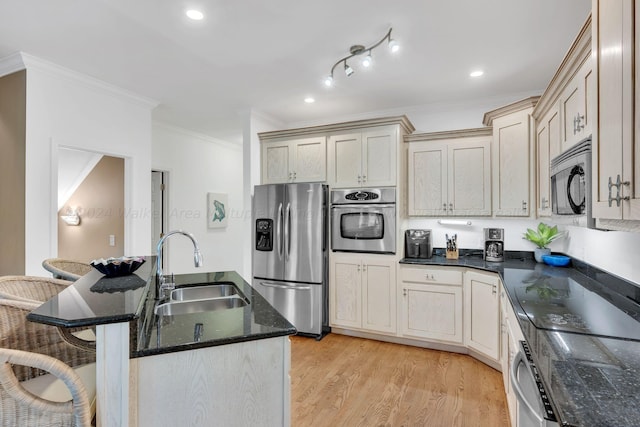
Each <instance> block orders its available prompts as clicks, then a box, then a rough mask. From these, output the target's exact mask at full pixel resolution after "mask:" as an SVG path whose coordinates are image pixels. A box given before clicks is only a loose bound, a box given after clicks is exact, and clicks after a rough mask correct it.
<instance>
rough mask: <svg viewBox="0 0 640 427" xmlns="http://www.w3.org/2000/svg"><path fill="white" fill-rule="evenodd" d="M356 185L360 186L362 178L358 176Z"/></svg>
mask: <svg viewBox="0 0 640 427" xmlns="http://www.w3.org/2000/svg"><path fill="white" fill-rule="evenodd" d="M358 184H362V177H361V176H360V175H358Z"/></svg>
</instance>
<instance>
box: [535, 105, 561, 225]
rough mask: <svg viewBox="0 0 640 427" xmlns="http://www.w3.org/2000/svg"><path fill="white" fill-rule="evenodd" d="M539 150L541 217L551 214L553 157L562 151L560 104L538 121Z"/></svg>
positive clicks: (538, 193) (538, 191)
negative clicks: (551, 169)
mask: <svg viewBox="0 0 640 427" xmlns="http://www.w3.org/2000/svg"><path fill="white" fill-rule="evenodd" d="M536 141H537V144H536V151H537V170H538V179H537V182H538V186H537V196H538V197H537V212H538V216H539V217H548V216H551V174H550V166H551V159H552V158H553V157H555V156H557V155H558V154H559V153H560V113H559V109H558V105H557V104H556V105H555V108H554V107H552V108H551V110H550V111H549V112H548V113H547V114H546V115H545V116H544V117H543V118H542V119H541V120H539V122H538V127H537V129H536Z"/></svg>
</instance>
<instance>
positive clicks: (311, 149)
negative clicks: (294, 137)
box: [291, 136, 327, 182]
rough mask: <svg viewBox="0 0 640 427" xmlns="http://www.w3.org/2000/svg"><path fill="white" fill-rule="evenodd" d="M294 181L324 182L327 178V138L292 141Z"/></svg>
mask: <svg viewBox="0 0 640 427" xmlns="http://www.w3.org/2000/svg"><path fill="white" fill-rule="evenodd" d="M291 145H292V150H293V152H294V158H295V167H294V168H293V181H294V182H324V181H325V180H326V179H327V138H326V137H324V136H321V137H317V138H307V139H303V140H299V141H292V144H291Z"/></svg>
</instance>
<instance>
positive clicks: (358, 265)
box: [358, 264, 360, 273]
mask: <svg viewBox="0 0 640 427" xmlns="http://www.w3.org/2000/svg"><path fill="white" fill-rule="evenodd" d="M359 272H360V264H358V273H359Z"/></svg>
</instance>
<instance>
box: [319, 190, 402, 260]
mask: <svg viewBox="0 0 640 427" xmlns="http://www.w3.org/2000/svg"><path fill="white" fill-rule="evenodd" d="M331 250H333V251H344V252H367V253H389V254H394V253H395V252H396V189H395V188H362V189H352V190H332V191H331Z"/></svg>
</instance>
